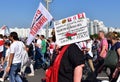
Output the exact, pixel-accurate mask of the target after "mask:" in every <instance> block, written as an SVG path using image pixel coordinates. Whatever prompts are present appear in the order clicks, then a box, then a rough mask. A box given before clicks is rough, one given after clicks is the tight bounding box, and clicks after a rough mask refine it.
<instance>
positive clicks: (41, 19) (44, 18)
mask: <svg viewBox="0 0 120 82" xmlns="http://www.w3.org/2000/svg"><path fill="white" fill-rule="evenodd" d="M52 19H53V17H52V16H51V14H50V13H49V12H48V10H47V9H46V8H45V7H44V6H43V5H42V3H40V4H39V7H38V9H37V11H36V13H35V16H34V18H33V21H32V25H31V29H30V34H29V36H28V39H27V45H30V43H31V42H32V41H33V40H34V38H35V36H36V35H37V33H38V32H39V30H40V29H41V28H43V27H44V26H45V25H46V24H47V23H48V22H50V21H51V20H52Z"/></svg>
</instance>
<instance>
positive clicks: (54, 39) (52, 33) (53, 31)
mask: <svg viewBox="0 0 120 82" xmlns="http://www.w3.org/2000/svg"><path fill="white" fill-rule="evenodd" d="M51 35H52V38H53V41H54V42H56V37H55V28H53V29H52V32H51Z"/></svg>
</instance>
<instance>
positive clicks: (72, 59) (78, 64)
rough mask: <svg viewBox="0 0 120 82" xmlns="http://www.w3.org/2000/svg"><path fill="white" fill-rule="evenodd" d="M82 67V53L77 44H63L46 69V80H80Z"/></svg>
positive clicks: (74, 81) (50, 81) (69, 81)
mask: <svg viewBox="0 0 120 82" xmlns="http://www.w3.org/2000/svg"><path fill="white" fill-rule="evenodd" d="M83 67H84V55H83V52H82V51H81V50H80V49H79V47H78V45H76V44H75V43H73V44H70V45H65V46H63V47H62V48H60V49H59V53H58V54H57V56H56V58H55V60H54V61H53V63H52V64H51V66H50V67H49V68H48V69H47V70H46V82H81V79H82V71H83Z"/></svg>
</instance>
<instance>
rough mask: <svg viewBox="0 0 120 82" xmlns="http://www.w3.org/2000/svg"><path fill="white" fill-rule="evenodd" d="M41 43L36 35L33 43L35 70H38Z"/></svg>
mask: <svg viewBox="0 0 120 82" xmlns="http://www.w3.org/2000/svg"><path fill="white" fill-rule="evenodd" d="M41 43H42V41H41V39H40V35H38V34H37V36H36V41H35V69H37V68H38V65H39V62H40V59H41Z"/></svg>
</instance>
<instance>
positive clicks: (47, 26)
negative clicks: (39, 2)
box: [45, 0, 52, 39]
mask: <svg viewBox="0 0 120 82" xmlns="http://www.w3.org/2000/svg"><path fill="white" fill-rule="evenodd" d="M45 2H46V9H47V10H48V11H49V3H50V2H52V0H45ZM48 37H49V23H48V24H47V25H46V38H47V39H48Z"/></svg>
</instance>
